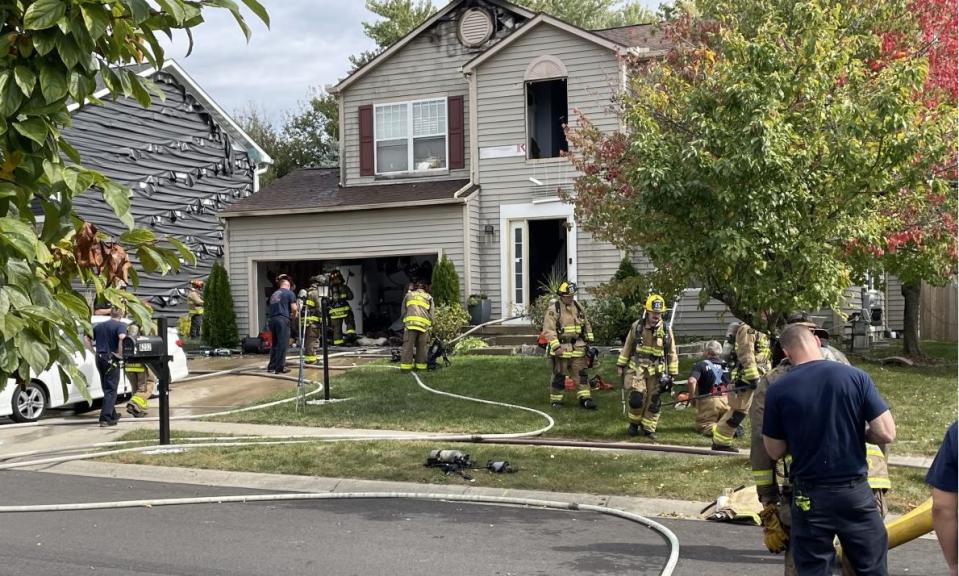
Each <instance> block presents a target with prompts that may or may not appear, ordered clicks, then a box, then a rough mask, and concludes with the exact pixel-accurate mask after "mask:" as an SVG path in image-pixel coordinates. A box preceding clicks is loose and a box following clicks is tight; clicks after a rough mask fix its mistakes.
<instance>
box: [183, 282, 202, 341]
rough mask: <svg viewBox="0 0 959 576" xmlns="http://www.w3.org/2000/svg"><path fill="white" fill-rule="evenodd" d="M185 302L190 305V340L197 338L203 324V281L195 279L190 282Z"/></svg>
mask: <svg viewBox="0 0 959 576" xmlns="http://www.w3.org/2000/svg"><path fill="white" fill-rule="evenodd" d="M186 300H187V302H188V303H189V304H190V309H189V313H190V338H199V337H200V327H201V325H202V323H203V280H200V279H199V278H195V279H193V280H192V281H191V282H190V290H189V292H187V293H186Z"/></svg>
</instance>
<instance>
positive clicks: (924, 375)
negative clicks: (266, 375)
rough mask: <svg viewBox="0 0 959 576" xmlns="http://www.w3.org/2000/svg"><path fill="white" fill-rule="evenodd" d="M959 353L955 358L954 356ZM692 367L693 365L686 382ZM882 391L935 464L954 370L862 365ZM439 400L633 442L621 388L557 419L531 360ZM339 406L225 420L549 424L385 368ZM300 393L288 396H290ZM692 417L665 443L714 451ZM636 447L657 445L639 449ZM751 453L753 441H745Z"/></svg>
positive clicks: (609, 361) (461, 374)
mask: <svg viewBox="0 0 959 576" xmlns="http://www.w3.org/2000/svg"><path fill="white" fill-rule="evenodd" d="M926 348H927V350H928V351H929V353H938V354H940V355H941V356H942V357H944V358H947V357H949V354H950V353H951V354H952V356H953V357H954V356H955V353H956V345H955V344H941V343H927V346H926ZM950 351H951V352H950ZM614 362H615V360H614V359H613V358H612V357H609V356H606V357H605V358H602V359H601V361H600V368H599V371H600V373H601V374H602V375H603V377H604V378H605V379H606V380H607V381H608V382H610V383H615V382H616V381H617V380H616V377H615V366H614ZM691 364H692V361H691V360H687V361H684V362H683V363H682V366H681V372H682V373H683V374H686V373H687V372H688V369H689V366H690V365H691ZM859 366H860V367H861V368H863V369H864V370H866V371H867V372H869V374H870V375H871V376H872V377H873V379H874V380H875V381H876V384H877V386H878V387H879V390H880V392H881V393H882V395H883V397H884V398H886V400H887V401H888V402H889V404H890V406H891V408H892V411H893V414H894V416H895V417H896V421H897V425H898V431H899V439H898V441H897V443H896V444H895V445H893V447H892V451H893V453H895V454H927V455H928V454H934V453H935V451H936V449H937V448H938V446H939V442H940V441H941V439H942V436H943V433H944V432H945V429H946V428H947V427H948V425H949V424H950V423H951V422H952V421H953V420H955V419H956V402H957V394H956V382H957V380H956V372H955V366H950V365H947V364H945V363H944V364H943V365H940V366H935V367H917V368H905V367H884V366H881V365H879V364H871V363H864V362H860V363H859ZM422 378H423V380H424V382H425V383H426V384H427V385H429V386H431V387H433V388H436V389H437V390H443V391H448V392H453V393H457V394H462V395H467V396H474V397H477V398H483V399H488V400H497V401H501V402H509V403H512V404H519V405H522V406H528V407H532V408H537V409H539V410H543V411H546V412H549V413H550V414H552V415H553V417H554V418H555V420H556V426H555V427H554V428H553V429H552V430H551V431H550V432H549V433H548V434H547V437H551V438H571V439H588V440H624V439H627V436H626V433H625V429H626V419H625V417H624V416H623V414H622V404H621V400H620V392H619V389H618V387H617V388H616V389H614V390H611V391H604V392H594V398H595V399H596V401H597V403H598V404H599V410H597V411H595V412H591V411H586V410H583V409H581V408H579V407H578V406H576V405H575V402H574V398H573V394H572V393H567V397H568V398H567V405H566V407H564V408H562V409H552V408H550V407H549V405H548V401H547V385H548V382H549V371H548V367H547V364H546V360H545V359H543V358H531V357H519V356H516V357H470V356H464V357H454V359H453V365H452V366H451V367H449V368H443V369H441V370H438V371H436V372H429V373H426V374H424V375H423V376H422ZM331 389H332V396H333V397H336V398H346V397H349V398H351V400H350V401H348V402H342V403H336V404H332V405H328V406H310V407H308V408H307V409H306V410H300V411H299V412H297V411H295V410H294V407H293V406H292V405H291V404H286V405H280V406H275V407H272V408H268V409H264V410H257V411H251V412H245V413H241V414H236V415H232V416H227V417H222V418H221V420H227V421H233V422H252V423H264V424H265V423H269V424H291V425H307V426H324V427H356V428H373V429H397V430H421V431H430V432H469V433H502V432H521V431H526V430H534V429H537V428H540V427H541V426H543V422H544V420H543V418H541V417H539V416H536V415H535V414H531V413H528V412H524V411H520V410H515V409H508V408H501V407H493V406H486V405H482V404H476V403H472V402H467V401H463V400H457V399H453V398H446V397H442V396H438V395H435V394H431V393H428V392H426V391H424V390H422V389H421V388H419V387H418V386H417V384H416V382H415V380H414V379H413V377H412V376H409V375H405V374H401V373H400V372H399V371H397V370H394V369H390V368H388V367H385V366H384V365H371V366H368V367H363V368H357V369H354V370H352V371H350V372H349V373H347V374H345V375H343V376H341V377H337V378H335V379H334V380H333V384H332V388H331ZM291 393H292V392H290V393H288V394H286V396H289V394H291ZM694 417H695V414H694V412H693V410H674V409H672V408H665V409H664V410H663V414H662V419H661V422H660V426H659V429H658V435H659V438H658V442H661V443H670V444H684V445H691V446H702V447H708V446H709V445H710V441H709V439H707V438H703V437H701V436H699V435H697V434H696V433H695V431H694V430H693V428H692V426H693V420H694ZM633 441H635V442H648V440H646V439H644V438H643V439H634V440H633ZM738 445H739V446H740V447H746V446H748V430H747V437H746V438H743V439H741V440H739V441H738Z"/></svg>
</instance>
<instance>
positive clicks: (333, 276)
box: [330, 268, 343, 284]
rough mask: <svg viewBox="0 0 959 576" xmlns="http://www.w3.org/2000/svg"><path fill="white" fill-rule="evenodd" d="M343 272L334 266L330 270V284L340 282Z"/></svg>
mask: <svg viewBox="0 0 959 576" xmlns="http://www.w3.org/2000/svg"><path fill="white" fill-rule="evenodd" d="M342 283H343V274H341V273H340V271H339V270H338V269H336V268H334V269H333V270H330V284H342Z"/></svg>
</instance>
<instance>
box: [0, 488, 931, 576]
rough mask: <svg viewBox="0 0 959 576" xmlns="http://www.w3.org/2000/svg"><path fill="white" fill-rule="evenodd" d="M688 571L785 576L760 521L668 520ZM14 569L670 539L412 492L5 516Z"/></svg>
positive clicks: (243, 570) (394, 566) (682, 568)
mask: <svg viewBox="0 0 959 576" xmlns="http://www.w3.org/2000/svg"><path fill="white" fill-rule="evenodd" d="M255 493H258V492H256V491H253V490H240V489H236V488H220V487H211V486H195V485H188V484H162V483H154V482H139V481H130V480H120V479H113V478H88V477H82V476H68V475H60V474H51V473H42V472H22V471H4V472H0V504H2V505H14V504H38V503H66V502H80V501H110V500H135V499H144V498H173V497H192V496H214V495H225V494H255ZM662 522H663V523H664V524H666V525H667V526H668V527H669V528H670V529H672V530H673V531H674V532H675V533H676V534H677V536H678V537H679V540H680V543H681V546H682V548H681V560H680V563H679V568H678V570H677V572H676V574H678V575H683V576H704V575H711V574H716V575H723V576H728V575H730V574H742V575H747V576H753V575H756V576H760V575H761V576H766V575H769V576H772V575H777V576H778V575H779V574H782V568H781V557H778V556H774V555H771V554H769V553H767V552H766V551H765V549H763V548H762V544H761V541H760V538H759V532H758V529H757V528H755V527H747V526H736V525H728V524H715V523H707V522H697V521H689V520H662ZM0 541H2V542H3V545H2V546H0V574H2V575H4V576H6V575H21V574H22V575H24V576H26V575H30V576H36V575H45V576H46V575H48V576H58V575H64V576H66V575H70V576H75V575H76V574H99V575H110V576H113V575H127V574H137V575H141V576H152V575H183V576H187V575H189V576H219V575H228V574H229V575H236V576H245V575H260V574H269V575H286V574H290V575H293V574H295V575H303V574H333V575H353V574H355V575H369V574H390V575H391V576H422V575H423V574H462V575H468V574H477V575H481V574H482V575H485V574H494V575H508V574H517V575H518V574H524V575H525V574H548V575H550V576H563V575H572V574H643V575H656V574H659V573H660V572H659V571H660V569H661V567H662V565H663V562H664V561H665V558H666V554H667V552H668V548H667V545H666V543H665V541H664V540H663V539H662V538H661V537H660V536H659V535H658V534H657V533H656V532H653V531H651V530H649V529H647V528H645V527H642V526H639V525H637V524H634V523H631V522H628V521H625V520H621V519H617V518H613V517H609V516H606V515H600V514H596V513H590V512H583V511H579V512H569V511H552V510H541V509H525V508H517V507H506V506H493V505H473V504H462V503H446V502H431V501H412V500H403V501H397V500H351V501H300V502H284V503H257V504H210V505H196V506H176V507H153V508H138V509H121V510H104V511H74V512H43V513H31V514H6V515H3V516H0ZM890 564H891V570H890V574H895V575H910V574H922V575H926V576H938V575H940V574H942V575H945V574H947V572H946V571H945V570H944V569H943V563H942V559H941V555H940V553H939V549H938V546H937V544H936V543H935V541H932V540H927V539H923V540H917V541H914V542H911V543H910V544H908V545H906V546H904V547H902V548H900V549H897V550H894V551H893V552H892V553H890Z"/></svg>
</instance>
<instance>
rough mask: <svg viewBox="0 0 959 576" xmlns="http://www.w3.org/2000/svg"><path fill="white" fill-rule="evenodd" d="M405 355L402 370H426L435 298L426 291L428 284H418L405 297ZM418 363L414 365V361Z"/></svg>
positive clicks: (401, 360)
mask: <svg viewBox="0 0 959 576" xmlns="http://www.w3.org/2000/svg"><path fill="white" fill-rule="evenodd" d="M402 310H403V326H404V327H405V330H404V331H403V354H402V355H401V356H400V370H403V371H407V372H408V371H410V370H413V369H414V368H415V369H416V370H426V369H427V364H426V359H427V358H426V356H427V353H428V352H429V345H430V339H429V333H430V330H431V329H432V327H433V297H432V296H430V295H429V292H427V290H426V283H424V282H416V283H415V284H414V285H413V289H412V290H410V291H409V292H407V293H406V296H404V297H403V308H402ZM414 357H415V360H416V363H415V364H414V363H413V360H414Z"/></svg>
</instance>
